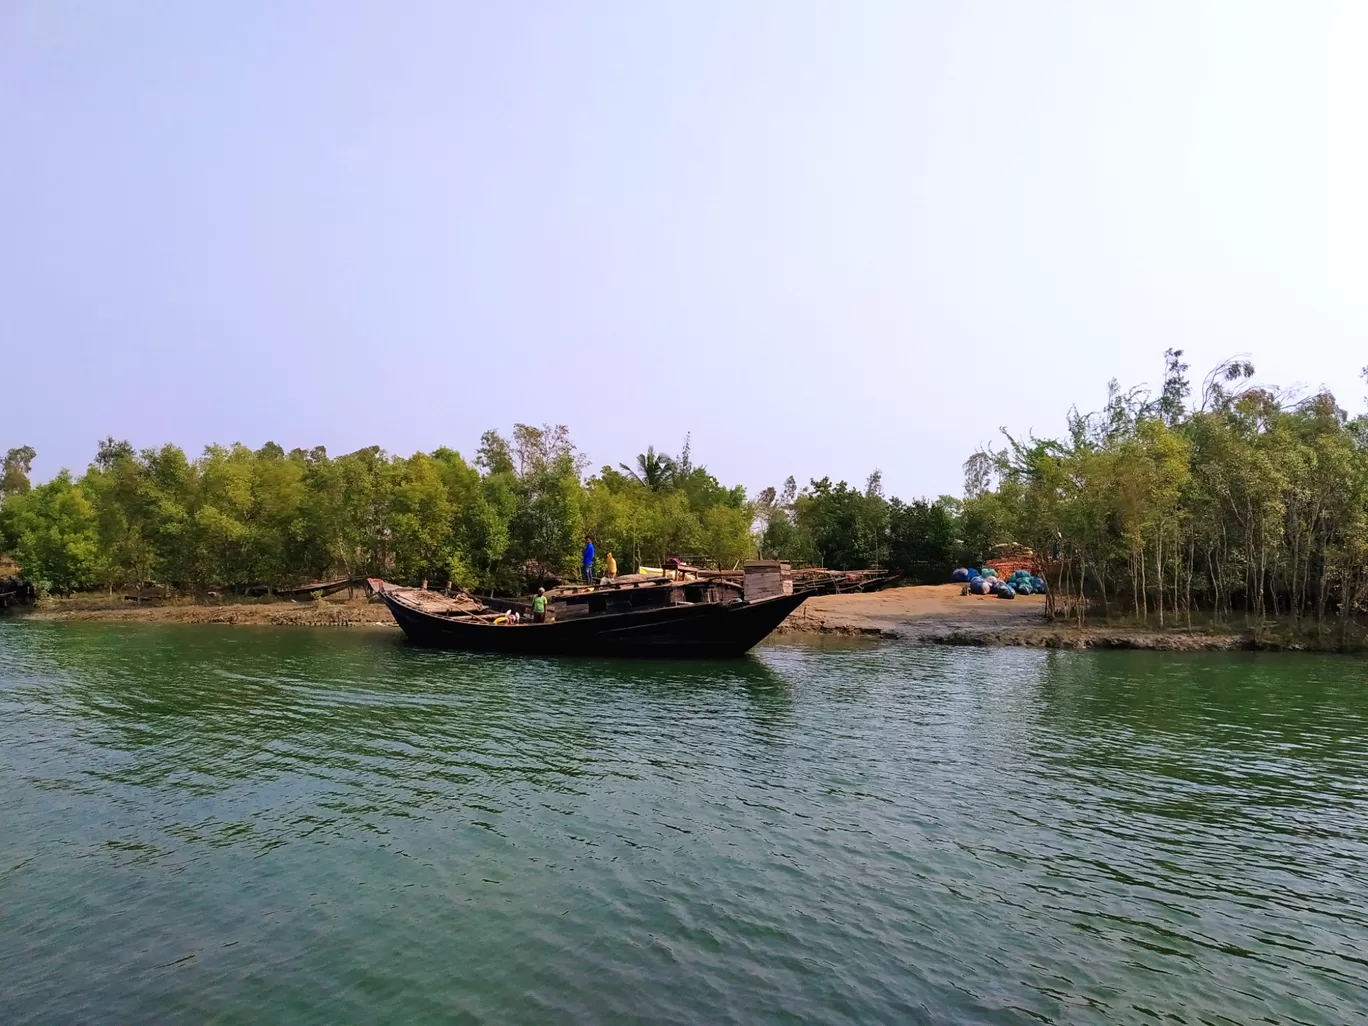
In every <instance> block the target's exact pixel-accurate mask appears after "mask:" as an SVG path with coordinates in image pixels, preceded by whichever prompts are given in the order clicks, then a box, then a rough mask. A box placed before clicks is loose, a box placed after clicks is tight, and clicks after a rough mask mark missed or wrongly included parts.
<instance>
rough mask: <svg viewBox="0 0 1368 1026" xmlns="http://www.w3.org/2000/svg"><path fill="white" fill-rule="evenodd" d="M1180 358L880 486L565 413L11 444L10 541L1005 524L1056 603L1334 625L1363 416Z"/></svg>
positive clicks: (200, 569)
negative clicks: (921, 489) (408, 443)
mask: <svg viewBox="0 0 1368 1026" xmlns="http://www.w3.org/2000/svg"><path fill="white" fill-rule="evenodd" d="M1187 371H1188V366H1187V365H1186V364H1185V363H1183V362H1182V353H1181V351H1174V350H1170V351H1169V352H1167V353H1166V354H1165V363H1164V373H1163V378H1162V380H1161V384H1160V386H1159V387H1158V388H1156V389H1146V388H1132V389H1128V390H1123V389H1122V388H1121V387H1120V386H1119V385H1118V384H1117V383H1116V382H1114V381H1113V382H1112V383H1111V384H1110V386H1109V390H1108V398H1107V401H1106V403H1105V405H1104V407H1103V408H1102V409H1101V410H1100V411H1098V412H1095V413H1090V414H1080V413H1079V412H1078V411H1077V410H1073V411H1071V412H1070V414H1069V416H1068V418H1067V431H1066V433H1065V436H1064V437H1063V438H1035V437H1031V438H1027V439H1017V438H1014V437H1012V436H1010V435H1007V436H1006V440H1005V443H1004V445H1003V446H1002V447H1001V448H991V447H990V448H986V449H984V450H982V451H980V452H977V453H974V454H973V455H972V456H971V457H970V458H969V459H968V460H967V461H966V462H965V465H964V469H965V482H964V496H963V498H959V499H956V498H951V497H948V496H942V497H940V498H937V499H934V500H927V499H918V500H915V501H911V502H903V501H901V500H899V499H897V498H887V497H886V496H885V494H884V489H883V485H882V479H881V476H880V474H879V473H878V472H877V471H875V472H874V473H873V474H871V475H870V476H869V478H868V480H867V481H866V482H865V483H864V485H863V487H860V486H851V485H849V484H848V483H846V482H844V481H837V482H834V483H833V482H832V480H831V479H830V478H828V477H823V478H820V479H815V480H811V481H809V482H808V484H807V485H806V486H804V487H802V488H800V487H799V486H798V484H797V482H796V481H795V480H794V479H793V478H789V479H788V480H787V481H786V482H785V483H784V484H783V486H782V487H779V488H765V489H763V490H761V491H760V492H758V493H757V494H755V495H753V496H751V495H748V494H747V493H746V490H745V489H744V488H742V487H740V486H730V487H729V486H726V485H723V484H721V483H720V482H719V481H718V480H717V478H716V477H715V476H714V475H713V474H711V473H710V472H709V471H708V470H707V468H706V467H703V466H699V465H696V464H695V463H694V461H693V458H692V455H691V452H690V447H689V444H688V441H687V440H686V441H685V444H684V447H683V449H682V451H681V452H679V453H678V454H677V455H668V454H665V453H663V452H657V451H656V450H655V449H654V448H648V449H647V451H646V452H645V453H642V454H641V455H639V456H637V457H636V458H635V460H633V461H632V462H631V463H630V464H629V463H619V464H617V465H616V466H603V467H601V468H600V469H599V470H598V471H597V472H596V473H591V474H586V470H587V461H586V459H585V457H584V456H583V454H582V453H581V452H580V451H579V450H578V449H577V448H576V446H575V445H574V443H573V442H572V440H571V438H570V435H569V432H568V431H567V430H566V428H565V427H564V426H554V427H552V426H543V427H534V426H530V425H525V424H519V425H516V426H515V427H514V428H513V430H512V432H511V434H509V435H508V436H504V435H502V434H500V433H498V432H496V431H488V432H485V434H484V435H483V436H482V437H481V439H480V441H479V444H478V446H477V447H476V449H475V451H474V455H473V457H472V458H471V459H469V460H467V459H466V458H465V457H463V456H462V455H461V454H460V453H458V452H456V451H455V450H452V449H447V448H441V449H437V450H435V451H433V452H430V453H416V454H414V455H412V456H409V457H402V456H395V455H390V454H387V453H386V452H384V451H383V450H382V449H380V448H378V447H371V448H366V449H360V450H358V451H356V452H352V453H348V454H346V455H344V456H338V457H332V456H329V455H328V453H327V452H326V451H325V450H324V449H323V448H321V447H319V448H315V449H308V450H304V449H295V450H292V451H290V452H286V451H284V450H283V449H282V448H281V447H280V446H278V445H274V444H269V443H268V444H267V445H265V446H262V447H261V448H260V449H256V450H252V449H249V448H247V447H245V446H242V445H233V446H218V445H213V446H209V447H208V448H206V449H205V450H204V451H203V452H202V453H201V454H200V455H199V456H198V457H196V458H193V459H191V458H189V457H187V455H186V454H185V453H184V452H183V451H182V450H181V449H180V448H178V447H176V446H174V445H165V446H162V447H161V448H159V449H144V450H141V451H138V450H135V449H134V448H133V447H132V446H131V445H129V444H128V443H127V442H119V441H115V440H114V439H112V438H111V439H106V440H105V441H104V442H102V443H100V444H99V446H98V449H97V452H96V454H95V458H94V460H93V461H92V462H91V464H90V466H89V467H88V468H87V469H86V471H85V472H84V473H83V474H81V475H80V476H79V477H77V476H75V475H73V474H71V473H68V472H67V471H63V472H61V473H60V474H58V475H57V476H56V477H54V478H53V479H52V480H50V481H48V482H46V483H44V484H40V485H38V486H36V487H33V486H31V485H30V481H29V474H30V467H31V465H32V461H33V459H34V455H35V454H34V451H33V450H32V449H31V448H29V447H20V448H16V449H10V450H9V451H8V453H7V455H6V457H5V460H4V464H3V469H2V470H0V552H5V551H8V552H10V553H11V554H12V556H13V558H14V559H16V560H17V562H18V563H19V564H20V566H21V568H22V570H23V572H24V573H25V575H27V576H28V577H29V578H30V579H31V580H33V581H34V582H35V583H37V584H38V585H39V586H40V587H41V588H47V589H50V590H54V591H61V592H69V591H74V590H80V589H90V588H106V589H116V588H126V587H131V586H137V585H140V584H145V583H149V582H155V583H160V584H165V585H169V586H171V587H174V588H178V589H181V590H183V591H186V592H203V591H205V590H209V589H215V588H225V587H227V588H232V587H235V586H246V585H258V586H259V585H262V584H264V585H267V586H271V587H277V588H283V587H286V586H291V587H293V586H298V585H299V584H302V583H307V582H310V581H318V580H326V579H330V578H337V577H343V576H346V577H360V576H384V577H387V578H390V579H394V580H398V581H404V582H411V583H417V582H418V581H421V580H424V579H426V580H429V581H432V582H434V583H437V584H445V583H446V582H448V581H450V582H452V583H454V584H456V585H457V586H459V587H464V588H468V589H475V590H480V591H492V592H497V593H512V592H523V591H526V590H527V589H528V588H530V587H534V586H535V585H536V584H537V583H539V582H546V581H550V580H553V579H555V578H558V577H563V578H573V577H574V576H575V570H576V567H577V564H578V560H579V552H580V549H581V547H582V545H583V541H584V538H585V536H586V535H589V536H592V537H593V538H594V541H595V544H596V546H597V548H598V551H599V553H600V555H602V554H604V553H606V552H608V551H612V552H613V553H614V554H615V556H616V557H617V562H618V566H619V567H620V568H621V569H622V570H623V571H627V570H633V569H635V568H636V567H637V566H638V565H641V564H647V565H659V563H660V562H661V561H662V560H663V559H665V558H666V557H668V556H677V557H680V558H682V559H685V560H687V561H689V562H693V563H696V564H700V565H705V566H714V567H732V566H735V565H737V564H738V563H740V562H742V561H744V560H746V559H751V558H755V557H757V556H761V557H765V558H783V559H788V560H791V561H793V562H794V563H796V564H798V565H821V566H827V567H831V568H843V569H862V568H867V567H871V566H882V567H886V568H888V569H890V570H894V571H899V572H902V573H903V574H905V575H906V578H907V579H908V580H909V581H912V582H936V581H945V580H948V579H949V574H950V571H951V570H952V569H953V568H954V567H955V566H966V565H981V563H982V561H983V560H985V559H986V558H988V557H990V556H991V555H992V554H993V553H994V552H997V551H1000V547H1001V546H1003V545H1017V546H1024V547H1028V548H1030V549H1032V550H1033V551H1034V552H1035V553H1036V556H1037V557H1038V558H1039V559H1040V560H1041V561H1042V564H1043V569H1044V572H1045V576H1046V577H1047V578H1048V580H1049V583H1050V585H1051V588H1050V594H1049V596H1048V601H1049V608H1050V611H1051V612H1052V613H1053V614H1055V615H1057V616H1060V617H1065V618H1073V619H1077V620H1079V621H1082V620H1084V619H1086V618H1087V617H1088V616H1099V615H1101V616H1116V615H1118V614H1123V615H1125V616H1132V617H1137V618H1140V619H1142V620H1145V621H1146V622H1151V623H1154V624H1158V625H1170V624H1173V623H1175V622H1177V623H1181V624H1185V625H1186V624H1189V623H1191V622H1192V618H1193V616H1194V614H1201V615H1203V616H1208V617H1214V618H1216V619H1218V620H1230V619H1234V618H1244V619H1247V620H1250V621H1256V620H1259V619H1261V618H1266V617H1270V616H1281V617H1290V618H1292V619H1293V620H1295V621H1298V622H1299V623H1300V622H1306V623H1311V624H1315V625H1317V627H1318V628H1321V629H1324V628H1325V625H1326V624H1327V623H1333V622H1334V621H1336V620H1338V622H1339V624H1340V626H1341V628H1344V627H1345V626H1346V625H1347V624H1348V623H1349V622H1350V620H1351V619H1352V617H1353V616H1354V614H1356V613H1358V612H1360V611H1361V610H1362V609H1363V607H1364V604H1365V601H1368V459H1365V455H1368V418H1365V416H1363V415H1358V416H1353V417H1351V416H1350V415H1349V414H1348V413H1346V412H1345V410H1343V409H1342V408H1341V407H1340V406H1339V405H1338V403H1337V402H1336V400H1335V398H1334V396H1332V395H1330V394H1329V393H1327V392H1318V393H1316V394H1313V395H1304V396H1303V395H1296V394H1293V393H1290V392H1288V391H1286V390H1281V389H1277V388H1273V387H1268V386H1259V385H1255V384H1254V383H1253V382H1252V377H1253V373H1254V368H1253V366H1252V365H1251V364H1250V363H1249V362H1248V361H1247V360H1243V359H1240V360H1231V361H1227V362H1225V363H1223V364H1221V365H1220V366H1219V367H1217V368H1216V369H1215V370H1213V371H1212V372H1211V373H1210V374H1209V375H1207V377H1206V378H1205V380H1204V381H1203V382H1202V383H1201V385H1200V386H1199V387H1198V388H1197V390H1196V395H1195V396H1194V395H1193V391H1194V390H1193V387H1192V385H1191V383H1190V382H1189V380H1188V377H1187Z"/></svg>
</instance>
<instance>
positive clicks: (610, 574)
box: [603, 552, 617, 581]
mask: <svg viewBox="0 0 1368 1026" xmlns="http://www.w3.org/2000/svg"><path fill="white" fill-rule="evenodd" d="M603 562H604V563H606V564H607V566H606V568H605V570H604V576H605V577H607V578H608V580H610V581H611V580H612V579H613V578H615V577H616V576H617V560H616V559H614V558H613V554H612V553H611V552H610V553H608V555H607V556H605V557H604V558H603Z"/></svg>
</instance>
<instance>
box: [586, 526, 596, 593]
mask: <svg viewBox="0 0 1368 1026" xmlns="http://www.w3.org/2000/svg"><path fill="white" fill-rule="evenodd" d="M584 583H585V584H593V583H594V539H592V538H590V537H587V536H586V537H585V539H584Z"/></svg>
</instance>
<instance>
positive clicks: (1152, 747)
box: [0, 621, 1368, 1026]
mask: <svg viewBox="0 0 1368 1026" xmlns="http://www.w3.org/2000/svg"><path fill="white" fill-rule="evenodd" d="M1366 737H1368V671H1366V669H1365V664H1364V663H1362V662H1360V661H1356V660H1351V659H1347V658H1335V657H1324V658H1322V657H1312V656H1293V655H1287V656H1278V655H1228V654H1219V655H1218V654H1201V655H1162V654H1155V653H1097V654H1087V653H1073V652H1058V653H1047V652H1037V651H1027V650H996V651H994V650H970V649H938V648H916V647H910V646H899V645H896V644H876V645H864V644H859V645H832V644H826V645H819V644H813V643H795V642H786V641H777V642H771V643H768V644H766V645H764V646H762V647H761V648H760V649H758V650H757V651H756V653H754V655H752V656H751V657H750V658H749V659H747V660H744V661H740V662H735V663H705V664H684V663H646V662H600V661H590V660H561V661H550V660H527V661H518V660H509V659H503V658H491V657H482V656H470V655H461V654H454V653H440V652H425V651H421V650H415V649H412V648H410V647H408V646H406V645H405V644H404V643H403V642H402V641H401V640H400V638H399V636H398V633H397V632H389V631H378V630H364V631H346V630H338V629H321V630H308V629H298V628H296V629H288V630H272V629H266V628H262V629H254V628H211V627H165V628H158V627H147V626H123V625H71V624H68V625H42V624H23V623H16V622H3V621H0V1022H3V1023H5V1024H9V1026H13V1024H16V1023H73V1022H98V1023H105V1022H108V1023H158V1022H168V1023H173V1022H174V1023H199V1022H221V1023H252V1024H257V1023H292V1024H294V1023H351V1022H357V1023H400V1022H455V1023H466V1022H468V1023H538V1024H541V1023H548V1024H554V1023H586V1024H616V1023H680V1024H724V1023H738V1024H740V1023H744V1024H753V1023H756V1024H763V1023H822V1024H826V1023H838V1024H861V1026H865V1024H871V1023H898V1024H903V1023H922V1022H927V1023H971V1022H982V1023H1039V1022H1052V1023H1152V1022H1172V1023H1214V1022H1220V1023H1226V1022H1234V1023H1254V1022H1288V1023H1327V1024H1336V1026H1339V1024H1346V1023H1354V1022H1364V1021H1366V1019H1365V1016H1368V765H1365V749H1366V748H1368V744H1366V743H1365V738H1366Z"/></svg>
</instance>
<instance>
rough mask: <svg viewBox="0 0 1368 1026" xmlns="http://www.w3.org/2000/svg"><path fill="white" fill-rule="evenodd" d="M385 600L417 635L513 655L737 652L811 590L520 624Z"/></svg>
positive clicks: (713, 655) (418, 639)
mask: <svg viewBox="0 0 1368 1026" xmlns="http://www.w3.org/2000/svg"><path fill="white" fill-rule="evenodd" d="M380 597H381V599H383V600H384V602H385V605H386V606H388V607H389V611H390V612H391V613H392V614H394V619H395V620H396V621H397V622H398V624H399V626H400V627H402V628H403V630H404V633H405V634H406V635H408V638H409V640H410V641H413V642H415V643H417V644H420V645H429V646H433V647H436V648H452V649H460V650H462V651H466V652H507V653H510V654H514V655H590V656H664V657H670V658H675V659H678V658H702V659H719V658H735V657H737V656H741V655H744V654H745V653H746V652H748V651H749V650H750V649H752V648H754V647H755V645H756V644H758V643H759V642H760V641H761V640H762V639H763V638H764V637H765V636H766V635H768V634H769V633H770V632H771V631H773V630H774V629H775V628H776V627H778V626H779V625H780V624H781V623H783V622H784V618H785V617H786V616H788V615H789V613H791V612H793V611H794V610H795V609H797V608H798V607H799V606H800V605H802V604H803V600H804V599H806V598H807V596H806V595H780V596H777V597H775V598H770V599H764V600H762V601H760V602H749V603H747V602H735V603H730V604H723V603H719V602H713V603H699V604H696V605H673V606H662V607H661V608H659V609H643V610H639V611H633V612H630V613H617V614H608V615H603V616H586V617H579V618H575V619H567V620H557V621H554V622H552V623H528V624H518V625H517V626H507V625H503V624H500V625H494V624H489V623H480V622H471V621H469V620H462V619H456V618H451V617H445V616H437V615H435V614H433V613H426V612H423V611H422V610H419V609H414V608H413V607H412V606H409V605H406V604H405V603H404V602H402V601H401V600H399V599H397V598H395V597H394V596H392V595H388V594H386V593H385V592H381V593H380Z"/></svg>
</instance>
